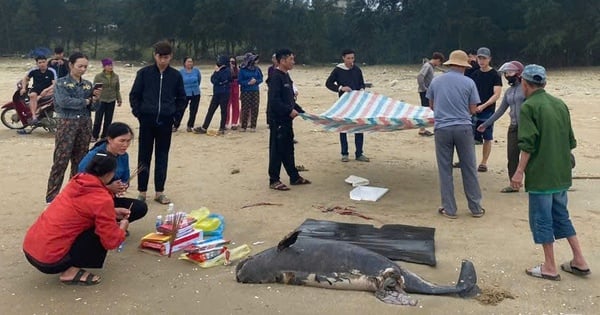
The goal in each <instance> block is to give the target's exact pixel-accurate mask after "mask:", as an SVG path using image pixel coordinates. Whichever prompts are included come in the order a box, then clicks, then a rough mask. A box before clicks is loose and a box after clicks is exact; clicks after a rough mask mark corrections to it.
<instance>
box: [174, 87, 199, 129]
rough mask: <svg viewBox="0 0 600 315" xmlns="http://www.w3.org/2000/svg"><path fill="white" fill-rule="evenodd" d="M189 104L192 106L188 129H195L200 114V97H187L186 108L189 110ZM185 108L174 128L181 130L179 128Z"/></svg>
mask: <svg viewBox="0 0 600 315" xmlns="http://www.w3.org/2000/svg"><path fill="white" fill-rule="evenodd" d="M188 104H189V106H190V117H188V121H187V127H188V128H194V124H195V123H196V114H198V107H199V106H200V95H193V96H186V98H185V108H187V106H188ZM185 108H184V109H183V110H182V111H181V112H180V113H179V114H178V115H177V118H176V119H175V125H174V126H173V127H175V128H179V126H181V120H182V119H183V114H184V113H185Z"/></svg>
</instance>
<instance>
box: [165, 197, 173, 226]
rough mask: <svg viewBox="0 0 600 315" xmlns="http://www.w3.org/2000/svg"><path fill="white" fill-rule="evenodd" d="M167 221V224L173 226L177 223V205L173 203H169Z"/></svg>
mask: <svg viewBox="0 0 600 315" xmlns="http://www.w3.org/2000/svg"><path fill="white" fill-rule="evenodd" d="M165 221H166V222H165V223H167V224H173V222H174V221H175V204H174V203H172V202H171V203H169V207H168V208H167V217H166V219H165Z"/></svg>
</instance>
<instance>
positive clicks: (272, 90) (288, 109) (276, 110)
mask: <svg viewBox="0 0 600 315" xmlns="http://www.w3.org/2000/svg"><path fill="white" fill-rule="evenodd" d="M275 58H276V59H277V63H278V65H279V66H278V68H277V69H275V70H274V71H273V73H272V74H271V75H270V76H269V82H268V85H269V96H268V105H267V108H268V109H267V110H268V114H267V117H269V130H270V136H269V187H270V188H271V189H275V190H289V188H288V186H286V185H285V184H283V183H282V182H281V180H280V178H279V174H280V172H281V164H283V167H284V168H285V171H286V172H287V174H288V176H289V177H290V184H291V185H305V184H310V181H309V180H307V179H305V178H303V177H301V176H300V174H299V173H298V170H297V169H296V161H295V160H294V129H293V126H292V121H293V120H294V118H296V116H298V113H304V110H303V109H302V108H301V107H300V105H298V104H296V100H295V99H294V83H293V82H292V79H291V78H290V75H289V73H288V71H289V70H291V69H292V68H293V67H294V63H295V61H294V53H293V52H292V51H291V50H289V49H281V50H279V51H277V52H276V53H275Z"/></svg>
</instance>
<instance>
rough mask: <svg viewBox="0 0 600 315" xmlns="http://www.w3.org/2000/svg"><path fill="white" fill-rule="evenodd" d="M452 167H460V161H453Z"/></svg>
mask: <svg viewBox="0 0 600 315" xmlns="http://www.w3.org/2000/svg"><path fill="white" fill-rule="evenodd" d="M452 167H454V168H460V162H454V163H452Z"/></svg>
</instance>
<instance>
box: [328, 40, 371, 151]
mask: <svg viewBox="0 0 600 315" xmlns="http://www.w3.org/2000/svg"><path fill="white" fill-rule="evenodd" d="M342 61H343V62H342V63H340V64H338V65H337V66H336V67H335V68H334V69H333V71H331V74H330V75H329V77H328V78H327V81H326V82H325V86H327V88H328V89H330V90H332V91H334V92H337V93H338V96H342V94H344V93H346V92H350V91H354V90H364V89H365V80H364V79H363V75H362V71H361V70H360V68H359V67H358V66H356V65H355V64H354V51H353V50H351V49H346V50H344V51H343V52H342ZM363 143H364V134H363V133H355V134H354V144H355V145H356V152H355V158H356V160H357V161H361V162H369V158H368V157H366V156H365V155H364V154H363ZM340 145H341V146H342V162H348V161H349V160H350V159H349V158H348V136H347V135H346V133H340Z"/></svg>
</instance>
